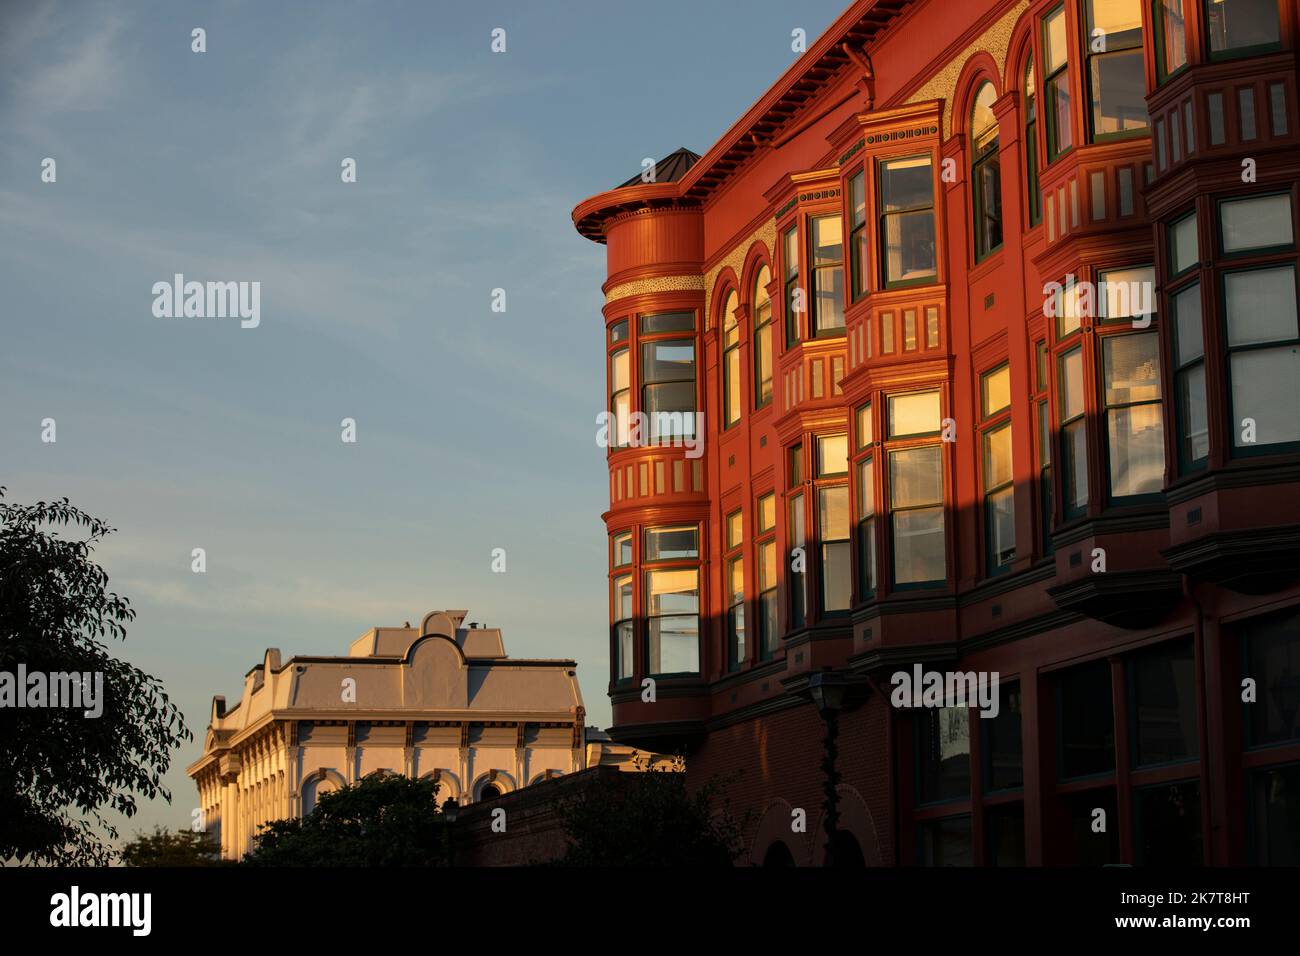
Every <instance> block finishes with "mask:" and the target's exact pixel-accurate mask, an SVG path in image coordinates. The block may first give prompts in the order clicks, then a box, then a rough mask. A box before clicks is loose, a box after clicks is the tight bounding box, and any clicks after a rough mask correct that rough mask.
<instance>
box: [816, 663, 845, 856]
mask: <svg viewBox="0 0 1300 956" xmlns="http://www.w3.org/2000/svg"><path fill="white" fill-rule="evenodd" d="M847 687H848V681H846V680H845V679H844V675H843V674H841V673H839V672H838V671H833V670H829V669H827V670H822V671H817V672H816V673H815V674H813V675H812V676H810V677H809V678H808V690H807V694H808V696H809V697H810V698H812V702H813V706H814V707H816V708H817V713H819V714H820V715H821V718H822V722H823V723H825V724H826V737H825V739H824V741H823V744H822V793H823V795H824V799H823V801H822V809H823V811H824V815H823V816H824V819H825V820H826V864H825V865H826V866H834V865H835V838H836V836H837V834H838V831H839V824H840V795H839V789H838V787H839V783H840V772H839V770H838V769H837V767H836V764H835V758H836V757H837V756H838V755H839V748H838V745H837V743H836V740H837V738H838V737H839V732H840V710H841V709H842V708H843V707H844V694H845V691H846V690H847Z"/></svg>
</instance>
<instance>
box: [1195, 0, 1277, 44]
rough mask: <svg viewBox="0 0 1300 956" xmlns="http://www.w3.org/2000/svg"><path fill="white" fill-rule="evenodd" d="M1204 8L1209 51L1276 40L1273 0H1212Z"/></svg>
mask: <svg viewBox="0 0 1300 956" xmlns="http://www.w3.org/2000/svg"><path fill="white" fill-rule="evenodd" d="M1204 10H1205V15H1206V32H1207V33H1208V34H1209V35H1210V51H1211V52H1212V53H1224V52H1228V51H1231V50H1246V49H1249V48H1251V47H1256V46H1268V45H1270V44H1274V43H1277V42H1278V39H1279V36H1280V28H1279V25H1278V17H1277V0H1212V2H1210V3H1206V4H1205V7H1204Z"/></svg>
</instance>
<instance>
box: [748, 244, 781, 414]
mask: <svg viewBox="0 0 1300 956" xmlns="http://www.w3.org/2000/svg"><path fill="white" fill-rule="evenodd" d="M764 273H767V282H761V281H760V280H761V279H762V277H763V274H764ZM771 284H772V270H771V269H770V268H769V267H768V264H767V263H766V262H763V263H760V264H759V267H758V269H757V271H756V272H755V273H754V281H753V306H752V308H751V309H750V311H751V312H752V313H753V314H752V315H751V316H750V326H751V328H752V329H753V336H754V345H753V348H752V349H751V350H750V351H751V353H752V355H751V358H752V361H753V366H754V383H753V384H754V404H753V409H754V411H758V410H759V409H760V408H766V407H767V406H768V405H771V404H772V399H773V398H774V397H775V395H776V350H775V349H774V348H773V347H772V324H773V322H772V311H773V309H772V295H771V292H770V291H769V290H768V288H767V287H768V286H769V285H771ZM760 290H761V294H762V295H763V296H764V297H766V300H767V310H766V319H764V320H762V321H760V316H761V315H762V314H763V313H762V311H761V310H760V309H759V302H760V301H761V300H760V298H759V295H760ZM764 353H766V355H767V367H768V377H767V380H766V382H764V380H763V377H762V374H763V373H762V369H761V364H760V358H761V357H762V355H763V354H764ZM764 385H766V388H764ZM765 396H766V397H765Z"/></svg>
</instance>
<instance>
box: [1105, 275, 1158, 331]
mask: <svg viewBox="0 0 1300 956" xmlns="http://www.w3.org/2000/svg"><path fill="white" fill-rule="evenodd" d="M1100 279H1101V288H1100V289H1099V290H1098V295H1097V297H1098V299H1100V301H1099V302H1098V303H1097V308H1098V310H1099V311H1100V312H1101V317H1102V318H1103V319H1110V320H1115V319H1133V318H1139V317H1141V318H1145V317H1147V316H1150V315H1151V314H1152V313H1153V312H1155V298H1156V296H1155V289H1156V270H1155V269H1154V268H1153V267H1151V266H1138V267H1137V268H1133V269H1109V270H1107V271H1105V272H1102V273H1101V274H1100Z"/></svg>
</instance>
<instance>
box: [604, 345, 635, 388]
mask: <svg viewBox="0 0 1300 956" xmlns="http://www.w3.org/2000/svg"><path fill="white" fill-rule="evenodd" d="M630 384H631V378H630V373H629V362H628V355H627V349H619V350H618V351H617V352H615V353H614V354H613V355H611V356H610V357H609V390H610V392H611V393H613V392H619V391H622V390H623V389H625V388H627V387H628V386H629V385H630Z"/></svg>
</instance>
